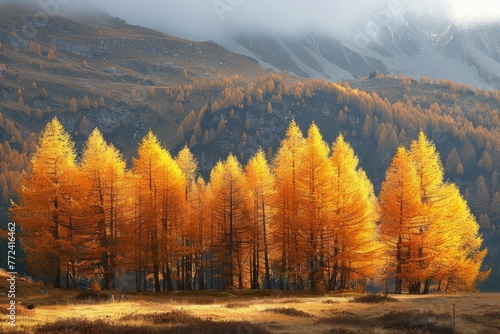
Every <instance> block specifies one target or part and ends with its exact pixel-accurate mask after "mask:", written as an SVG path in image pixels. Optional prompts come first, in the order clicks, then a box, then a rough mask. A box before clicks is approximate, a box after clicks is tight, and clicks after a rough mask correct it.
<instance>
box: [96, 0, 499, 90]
mask: <svg viewBox="0 0 500 334" xmlns="http://www.w3.org/2000/svg"><path fill="white" fill-rule="evenodd" d="M95 5H96V6H99V7H100V8H103V9H105V10H108V11H109V12H110V13H112V14H113V15H119V16H120V17H123V18H125V19H127V20H128V21H130V22H131V23H133V24H134V23H137V24H145V23H146V22H147V24H148V26H149V27H152V28H155V29H158V30H161V31H163V32H167V33H169V34H172V35H176V36H181V37H184V38H189V39H194V40H214V41H215V42H217V43H218V44H220V45H222V46H224V47H225V48H227V49H229V50H231V51H234V52H238V53H242V54H245V55H248V56H250V57H253V58H255V59H257V60H258V61H259V63H260V64H261V65H263V66H264V67H266V68H271V69H273V70H278V71H283V70H286V71H288V72H290V73H293V74H295V75H297V76H303V77H311V78H324V79H328V80H333V81H338V80H344V79H352V78H356V77H362V76H366V75H368V74H369V73H371V72H373V71H375V70H378V71H380V72H382V73H392V74H403V75H410V76H413V77H415V78H420V77H425V76H429V77H432V78H440V79H451V80H453V81H456V82H463V83H466V84H471V85H473V86H479V87H484V88H497V89H498V88H499V87H500V63H499V61H500V44H499V41H500V24H499V23H498V22H499V21H498V19H499V17H500V8H499V7H500V6H499V5H498V4H497V3H495V2H491V1H479V2H474V4H471V3H470V2H467V1H453V2H452V1H445V0H442V1H423V2H418V3H415V2H414V1H413V2H412V1H386V0H378V1H370V2H369V3H367V2H366V1H358V0H356V1H350V2H342V3H333V2H328V1H322V0H319V1H313V2H308V3H304V2H301V1H286V2H284V1H271V2H269V1H267V2H266V1H252V2H250V1H243V0H239V1H221V0H215V1H210V2H198V3H196V5H193V3H187V2H169V3H168V4H162V3H161V2H159V1H151V2H149V3H148V5H147V6H141V7H137V6H136V5H135V6H134V2H133V1H125V2H124V3H123V5H117V4H116V3H114V2H113V1H107V2H105V3H97V2H96V3H95ZM130 8H135V9H137V10H134V11H133V12H131V11H130ZM151 9H159V10H154V11H152V10H151Z"/></svg>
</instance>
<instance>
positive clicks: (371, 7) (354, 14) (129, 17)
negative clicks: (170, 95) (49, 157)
mask: <svg viewBox="0 0 500 334" xmlns="http://www.w3.org/2000/svg"><path fill="white" fill-rule="evenodd" d="M7 1H8V0H0V3H6V2H7ZM11 2H15V3H33V4H35V6H38V7H40V8H49V10H51V11H53V12H56V13H57V14H64V13H67V12H71V11H72V12H73V13H74V12H81V11H82V10H85V9H87V8H88V7H89V6H91V5H93V6H96V7H98V8H100V9H102V10H104V11H106V12H108V13H109V14H111V15H112V16H119V17H120V18H122V19H125V20H126V21H127V22H128V23H130V24H137V25H142V26H146V27H149V28H153V29H156V30H160V31H163V32H166V33H169V34H171V35H175V36H179V37H183V38H188V39H192V40H202V41H205V40H211V39H214V40H215V39H218V38H219V39H220V38H221V36H228V35H230V34H232V33H234V32H236V31H238V32H245V31H249V30H255V29H262V30H263V31H269V30H278V31H281V32H288V33H294V32H295V31H297V28H301V27H303V26H304V25H310V26H316V27H318V26H319V27H322V28H325V29H328V30H330V31H332V32H333V33H336V34H346V33H348V32H349V31H350V30H352V27H353V25H355V24H358V23H360V22H363V20H367V19H370V16H376V15H377V14H378V13H381V12H385V13H389V14H391V15H393V14H396V13H397V12H398V11H399V10H401V9H405V8H408V7H411V8H412V9H414V10H416V11H419V12H428V13H430V14H432V15H435V16H447V17H449V18H452V19H453V20H455V21H457V22H463V23H478V22H479V23H484V22H491V21H500V1H497V0H475V1H472V0H434V1H432V0H420V1H418V2H417V1H412V0H372V1H366V0H350V1H332V0H309V1H304V0H145V1H137V0H88V1H85V2H83V1H80V0H24V1H19V0H17V1H14V0H11Z"/></svg>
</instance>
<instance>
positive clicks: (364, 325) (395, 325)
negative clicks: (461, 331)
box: [318, 311, 453, 334]
mask: <svg viewBox="0 0 500 334" xmlns="http://www.w3.org/2000/svg"><path fill="white" fill-rule="evenodd" d="M318 323H323V324H329V325H334V326H335V327H334V328H332V331H331V332H332V333H336V331H337V332H338V333H349V332H350V331H352V330H367V329H374V328H384V329H390V330H396V331H398V332H407V331H416V332H422V333H443V334H446V333H452V332H453V331H452V327H451V316H450V315H449V314H447V313H434V312H418V311H391V312H388V313H385V314H383V315H381V316H378V317H373V318H366V317H361V316H359V315H357V314H354V313H349V312H343V313H342V314H337V315H333V316H331V317H327V318H322V319H320V320H318ZM337 326H344V327H341V328H338V327H337ZM345 326H348V327H349V328H345Z"/></svg>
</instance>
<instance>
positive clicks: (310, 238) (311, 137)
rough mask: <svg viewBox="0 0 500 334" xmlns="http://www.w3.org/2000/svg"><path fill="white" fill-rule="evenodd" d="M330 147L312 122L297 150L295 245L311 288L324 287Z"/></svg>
mask: <svg viewBox="0 0 500 334" xmlns="http://www.w3.org/2000/svg"><path fill="white" fill-rule="evenodd" d="M329 153H330V148H329V147H328V145H327V144H326V142H325V141H323V137H322V136H321V133H320V131H319V128H318V127H317V126H316V124H314V123H312V124H311V126H310V127H309V130H308V132H307V138H306V141H305V145H304V148H303V149H302V151H301V152H300V164H299V166H298V169H297V176H298V178H297V188H298V190H299V197H298V208H299V219H300V221H301V223H300V224H299V226H298V230H299V239H298V246H299V248H300V249H301V253H302V257H303V258H305V259H307V260H306V266H307V272H308V280H309V285H310V287H311V290H316V289H317V288H319V289H323V288H326V284H325V282H324V277H323V271H324V268H325V258H326V252H327V249H326V247H325V246H326V245H325V238H326V231H325V227H326V226H327V223H328V220H329V218H330V217H329V215H328V212H329V210H330V206H331V204H332V198H333V191H334V190H333V189H332V188H331V182H330V180H331V178H332V173H333V168H332V165H331V163H330V161H329V159H328V157H329Z"/></svg>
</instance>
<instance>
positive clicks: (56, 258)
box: [10, 87, 488, 293]
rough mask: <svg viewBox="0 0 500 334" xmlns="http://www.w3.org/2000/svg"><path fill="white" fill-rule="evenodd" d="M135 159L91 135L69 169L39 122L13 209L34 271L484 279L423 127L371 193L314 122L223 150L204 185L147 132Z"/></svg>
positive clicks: (312, 279)
mask: <svg viewBox="0 0 500 334" xmlns="http://www.w3.org/2000/svg"><path fill="white" fill-rule="evenodd" d="M304 91H307V87H304ZM298 93H300V92H297V94H298ZM304 94H307V93H304ZM132 163H133V166H132V168H131V169H127V168H126V163H125V161H124V159H123V158H122V156H121V154H120V152H119V151H118V150H117V149H116V148H115V147H114V146H113V145H111V144H107V143H106V142H105V141H104V139H103V137H102V134H101V133H100V132H99V131H98V130H94V131H93V132H92V133H91V134H90V136H89V138H88V141H87V143H86V144H85V145H84V147H83V152H82V155H81V159H80V161H79V162H78V163H77V162H76V152H75V150H74V147H73V143H72V141H71V140H70V137H69V135H68V134H67V133H66V132H65V131H64V129H63V128H62V126H61V124H60V123H59V122H58V121H57V119H54V120H52V121H51V122H50V123H49V124H48V125H47V127H46V128H45V130H44V131H43V132H42V134H41V136H40V140H39V144H38V146H37V149H36V153H35V154H34V156H33V158H32V159H31V172H29V173H26V174H25V175H24V176H23V179H22V186H21V189H20V192H19V197H20V199H19V202H18V203H17V204H13V205H12V207H11V210H10V214H11V218H12V219H13V220H14V221H16V222H17V223H18V224H19V225H20V226H21V228H22V236H21V240H22V243H23V245H24V248H25V250H26V252H27V259H28V265H29V268H30V270H31V272H32V273H33V274H34V275H36V276H37V277H49V278H51V279H52V283H53V285H54V286H56V287H60V286H61V284H62V282H63V281H64V279H66V285H74V286H76V282H77V281H78V280H79V279H81V278H84V277H85V278H91V279H95V278H98V279H100V280H101V284H102V286H103V288H104V289H115V288H117V278H118V277H119V276H120V275H124V274H126V273H129V274H133V276H134V277H135V288H136V290H137V291H148V290H153V291H156V292H159V291H165V290H174V289H178V290H181V289H183V290H191V289H244V288H252V289H258V288H267V289H268V288H280V289H311V290H318V291H325V290H339V289H361V290H362V289H364V288H365V286H366V284H369V283H375V284H379V285H383V284H385V285H386V286H389V285H391V286H393V287H394V291H395V292H397V293H402V292H410V293H427V292H430V291H431V290H439V291H446V290H457V289H473V288H474V286H475V284H477V282H478V281H480V280H481V279H484V278H485V277H486V276H487V275H488V273H487V272H486V273H484V272H481V271H480V266H481V263H482V260H483V258H484V256H485V254H486V250H482V249H481V243H482V238H481V236H480V235H479V234H478V227H479V226H478V224H477V222H476V221H475V219H474V217H473V216H472V215H471V213H470V211H469V209H468V207H467V203H466V202H465V200H464V199H463V198H462V197H461V195H460V193H459V191H458V189H457V188H456V186H454V185H453V184H449V183H446V182H444V181H443V173H444V170H443V167H442V165H441V162H440V159H439V156H438V155H437V153H436V150H435V148H434V146H433V145H432V143H430V142H429V141H427V139H426V138H425V136H424V135H423V134H420V135H419V137H418V140H416V141H414V142H412V143H411V146H410V149H409V151H407V150H406V149H404V148H399V149H398V150H397V153H396V155H395V157H394V159H393V161H392V163H391V165H390V166H389V168H388V170H387V175H386V180H385V181H384V183H383V185H382V190H381V193H380V197H379V199H377V197H376V196H375V194H374V191H373V186H372V184H371V182H370V180H369V179H368V177H367V176H366V174H365V172H364V170H363V169H362V168H361V167H360V166H359V165H358V158H357V157H356V155H355V153H354V150H353V148H352V147H351V146H350V145H349V143H347V141H346V140H345V139H344V137H343V136H342V135H339V136H338V137H337V139H336V140H335V142H334V143H333V145H332V146H331V147H330V145H329V144H327V143H326V142H325V141H324V140H323V138H322V136H321V133H320V131H319V129H318V127H317V126H316V125H315V124H314V123H313V124H312V125H311V126H310V128H309V130H308V133H307V137H305V138H304V137H303V134H302V132H301V131H300V129H299V128H298V126H297V125H296V124H295V122H294V121H292V122H291V123H290V125H289V128H288V130H287V132H286V136H285V138H284V139H283V141H282V142H281V145H280V147H279V149H278V151H277V153H276V155H275V156H274V159H272V161H271V162H268V160H267V159H266V154H265V153H264V151H262V150H259V151H258V152H257V153H256V154H255V155H254V156H253V157H251V158H250V160H249V162H248V163H247V164H246V166H243V165H242V164H241V163H240V162H239V161H238V159H237V157H235V156H234V155H232V154H230V155H229V156H228V157H227V159H225V160H223V161H219V162H218V163H217V164H216V165H215V166H214V167H213V169H212V171H211V173H210V177H209V180H208V182H206V181H205V180H203V178H201V177H200V176H199V175H198V173H197V170H198V167H197V162H196V160H195V159H194V156H193V154H192V153H191V152H190V151H189V149H188V147H184V148H183V149H182V150H181V151H180V152H179V153H178V155H177V156H176V157H173V156H172V155H171V154H170V152H169V151H168V150H166V149H165V148H164V147H162V146H161V144H160V142H159V141H158V139H157V138H156V136H155V135H154V134H153V133H152V132H151V131H150V132H149V133H148V134H147V135H146V136H145V137H144V138H143V139H142V141H141V143H140V145H139V149H138V152H137V156H136V157H135V158H134V159H133V161H132Z"/></svg>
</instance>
